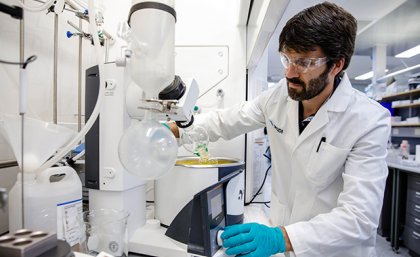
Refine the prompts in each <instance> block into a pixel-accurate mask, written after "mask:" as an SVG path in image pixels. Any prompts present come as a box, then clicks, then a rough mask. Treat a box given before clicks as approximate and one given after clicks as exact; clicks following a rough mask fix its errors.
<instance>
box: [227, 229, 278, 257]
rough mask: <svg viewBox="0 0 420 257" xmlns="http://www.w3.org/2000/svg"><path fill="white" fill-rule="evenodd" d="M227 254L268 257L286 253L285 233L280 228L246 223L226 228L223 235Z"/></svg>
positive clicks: (242, 256)
mask: <svg viewBox="0 0 420 257" xmlns="http://www.w3.org/2000/svg"><path fill="white" fill-rule="evenodd" d="M221 237H222V239H223V246H224V247H226V248H227V250H226V254H228V255H237V256H241V257H268V256H271V255H274V254H276V253H284V252H285V251H286V243H285V240H284V237H283V233H282V231H281V229H280V228H278V227H274V228H271V227H268V226H265V225H262V224H258V223H246V224H238V225H233V226H228V227H225V231H224V232H223V233H222V235H221Z"/></svg>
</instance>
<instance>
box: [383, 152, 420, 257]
mask: <svg viewBox="0 0 420 257" xmlns="http://www.w3.org/2000/svg"><path fill="white" fill-rule="evenodd" d="M387 164H388V169H389V175H388V179H387V184H386V189H385V194H384V205H383V208H382V215H381V219H380V224H379V228H378V233H379V234H381V235H382V236H384V237H386V238H387V239H388V240H389V241H390V244H391V247H392V249H393V251H394V252H396V253H398V252H399V248H400V246H401V245H404V246H405V247H406V248H408V249H409V253H410V255H411V256H414V257H420V165H416V164H415V163H411V164H410V165H407V164H409V163H407V164H405V163H404V162H402V161H398V160H396V159H390V158H388V159H387Z"/></svg>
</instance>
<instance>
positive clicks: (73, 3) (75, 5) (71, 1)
mask: <svg viewBox="0 0 420 257" xmlns="http://www.w3.org/2000/svg"><path fill="white" fill-rule="evenodd" d="M66 3H67V4H68V5H70V7H72V8H73V9H75V10H77V11H82V10H85V9H86V7H85V6H82V5H80V4H78V3H77V2H76V1H74V0H66Z"/></svg>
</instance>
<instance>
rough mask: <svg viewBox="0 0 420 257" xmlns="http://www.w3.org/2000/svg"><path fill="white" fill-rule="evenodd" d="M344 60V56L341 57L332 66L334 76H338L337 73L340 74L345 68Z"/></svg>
mask: <svg viewBox="0 0 420 257" xmlns="http://www.w3.org/2000/svg"><path fill="white" fill-rule="evenodd" d="M344 62H345V60H344V57H341V58H340V60H338V62H336V63H334V65H333V67H332V72H333V75H334V77H335V76H337V74H339V73H340V72H341V71H342V70H343V67H344Z"/></svg>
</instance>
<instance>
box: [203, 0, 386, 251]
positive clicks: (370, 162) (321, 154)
mask: <svg viewBox="0 0 420 257" xmlns="http://www.w3.org/2000/svg"><path fill="white" fill-rule="evenodd" d="M356 30H357V24H356V20H355V19H354V17H353V16H352V15H351V14H349V13H348V12H346V11H345V10H344V9H342V8H341V7H338V6H337V5H335V4H332V3H328V2H324V3H322V4H318V5H315V6H313V7H310V8H308V9H305V10H303V11H302V12H300V13H298V14H297V15H295V16H294V17H293V18H292V19H290V20H289V21H288V22H287V24H286V25H285V27H284V28H283V31H282V32H281V34H280V38H279V52H280V58H281V60H282V63H283V65H284V67H285V69H286V71H285V79H283V80H281V81H280V82H279V84H278V86H276V87H275V88H273V89H271V90H268V91H265V92H264V93H263V94H261V95H259V96H258V97H257V98H256V99H254V100H253V101H250V102H244V103H242V104H241V105H240V106H235V107H232V108H229V109H226V110H221V111H216V112H210V113H206V114H203V115H199V116H198V117H197V118H196V124H199V125H200V126H202V127H204V128H205V129H207V131H208V133H209V136H210V140H211V141H215V140H217V139H218V138H221V137H222V138H224V139H231V138H233V137H236V136H238V135H240V134H242V133H246V132H249V131H252V130H255V129H257V128H262V127H264V126H266V127H267V130H268V137H269V141H270V148H271V153H272V169H273V170H272V190H273V192H272V198H271V211H270V212H271V217H270V219H271V222H272V224H273V225H276V226H277V227H267V226H265V225H261V224H257V223H252V224H240V225H234V226H230V227H226V228H225V231H224V232H223V234H222V239H223V240H224V242H223V245H224V246H225V247H226V248H227V249H226V253H227V254H229V255H237V256H243V257H264V256H271V255H274V254H276V253H282V252H289V253H290V255H292V256H293V255H295V256H297V257H314V256H322V257H326V256H328V257H333V256H340V257H347V256H349V257H350V256H355V257H356V256H357V257H372V256H376V252H375V240H376V228H377V225H378V220H379V216H380V211H381V208H382V200H383V192H384V187H385V180H386V177H387V175H388V174H387V171H388V169H387V165H386V162H385V157H386V145H387V140H388V137H389V133H390V121H389V112H388V111H387V110H385V109H384V108H382V107H381V106H380V105H379V104H378V103H376V102H375V101H373V100H371V99H369V98H368V97H366V96H365V95H364V94H363V93H361V92H358V91H357V90H355V89H353V88H352V86H351V84H350V81H349V79H348V77H347V75H346V74H345V73H344V70H345V69H346V68H347V67H348V65H349V63H350V59H351V56H352V55H353V52H354V41H355V36H356Z"/></svg>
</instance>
